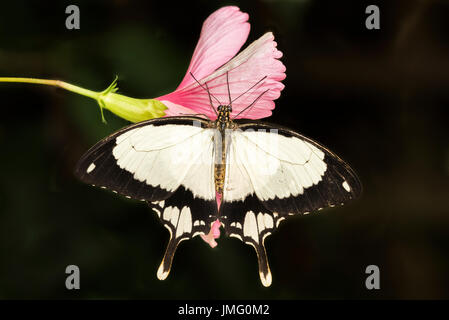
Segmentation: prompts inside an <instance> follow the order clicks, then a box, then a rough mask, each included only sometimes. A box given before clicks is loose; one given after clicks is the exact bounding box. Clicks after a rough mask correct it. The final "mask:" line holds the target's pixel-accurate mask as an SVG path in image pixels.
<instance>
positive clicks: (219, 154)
mask: <svg viewBox="0 0 449 320" xmlns="http://www.w3.org/2000/svg"><path fill="white" fill-rule="evenodd" d="M216 136H219V137H220V139H216V140H215V159H216V162H215V165H214V180H215V181H214V182H215V191H216V192H217V193H218V194H220V195H223V187H224V181H225V175H226V147H225V139H224V132H223V131H222V130H217V134H216Z"/></svg>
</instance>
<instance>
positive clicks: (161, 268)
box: [157, 261, 168, 280]
mask: <svg viewBox="0 0 449 320" xmlns="http://www.w3.org/2000/svg"><path fill="white" fill-rule="evenodd" d="M167 276H168V271H167V270H165V271H164V261H162V262H161V264H160V266H159V269H157V278H158V279H159V280H165V279H167Z"/></svg>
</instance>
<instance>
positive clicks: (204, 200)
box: [75, 84, 362, 286]
mask: <svg viewBox="0 0 449 320" xmlns="http://www.w3.org/2000/svg"><path fill="white" fill-rule="evenodd" d="M200 85H201V84H200ZM201 86H202V85H201ZM205 90H207V91H208V93H209V98H210V103H211V107H212V108H214V107H213V104H212V99H211V96H212V97H213V95H212V94H211V93H210V91H209V88H207V84H206V88H205ZM259 97H260V96H259ZM256 100H257V99H256ZM255 102H256V101H254V102H253V103H252V104H254V103H255ZM250 106H251V105H250ZM250 106H248V107H250ZM214 112H215V113H216V115H217V118H216V120H209V119H204V118H203V117H200V116H175V117H166V118H158V119H151V120H148V121H143V122H140V123H137V124H133V125H130V126H127V127H125V128H123V129H121V130H119V131H117V132H115V133H113V134H112V135H110V136H108V137H106V138H105V139H103V140H101V141H100V142H98V143H97V144H96V145H94V146H93V147H92V148H91V149H90V150H88V151H87V152H86V153H85V154H84V155H83V156H82V158H81V159H80V161H79V163H78V164H77V167H76V170H75V174H76V176H77V177H79V179H81V180H82V181H84V182H86V183H89V184H92V185H95V186H100V187H102V188H107V189H111V190H113V191H114V192H116V193H119V194H121V195H124V196H126V197H128V198H132V199H137V200H141V201H145V202H146V203H147V204H148V205H149V207H150V208H152V209H153V210H154V211H155V212H156V213H157V215H158V217H159V219H160V220H161V222H162V224H163V225H164V226H165V227H166V228H167V229H168V231H169V233H170V240H169V242H168V245H167V249H166V251H165V255H164V258H163V260H162V262H161V264H160V266H159V268H158V271H157V277H158V278H159V279H161V280H163V279H165V278H166V277H167V276H168V274H169V272H170V268H171V265H172V261H173V257H174V254H175V251H176V248H177V247H178V245H179V243H180V242H181V241H184V240H188V239H191V238H193V237H195V236H197V235H206V234H208V233H209V231H210V230H211V226H212V224H213V223H214V221H216V220H217V219H218V220H219V222H220V223H221V226H222V227H223V228H224V230H225V233H226V235H228V236H231V237H236V238H238V239H240V240H241V241H243V242H244V243H246V244H249V245H251V246H253V247H254V249H255V251H256V253H257V257H258V265H259V276H260V279H261V282H262V284H263V285H264V286H270V285H271V282H272V275H271V271H270V267H269V263H268V258H267V254H266V250H265V245H264V242H265V239H266V237H267V236H268V235H270V234H272V233H273V232H274V231H275V230H276V228H277V227H278V226H279V224H280V222H281V221H283V220H284V219H286V218H287V217H289V216H292V215H301V214H302V215H304V214H307V213H310V212H313V211H317V210H321V209H323V208H325V207H333V206H336V205H342V204H344V203H346V202H347V201H349V200H351V199H354V198H357V197H358V196H359V195H360V193H361V190H362V187H361V183H360V180H359V179H358V177H357V175H356V174H355V172H354V171H353V170H352V169H351V168H350V167H349V166H348V165H347V164H346V163H345V162H344V161H343V160H341V159H340V158H339V157H338V156H337V155H335V154H334V153H333V152H332V151H330V150H329V149H327V148H326V147H324V146H323V145H321V144H319V143H318V142H316V141H313V140H312V139H309V138H307V137H305V136H303V135H301V134H299V133H297V132H295V131H292V130H290V129H287V128H284V127H280V126H276V125H271V124H268V123H264V122H261V121H253V120H245V119H238V120H235V118H236V116H234V117H233V118H232V115H233V111H232V100H231V96H230V94H229V104H221V103H220V105H219V106H218V107H217V109H216V110H215V109H214ZM242 112H243V111H242ZM240 113H241V112H240ZM240 113H239V114H240Z"/></svg>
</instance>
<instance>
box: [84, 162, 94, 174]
mask: <svg viewBox="0 0 449 320" xmlns="http://www.w3.org/2000/svg"><path fill="white" fill-rule="evenodd" d="M94 169H95V163H93V162H92V163H91V164H90V165H89V167H88V168H87V170H86V172H87V173H91V172H92V171H93V170H94Z"/></svg>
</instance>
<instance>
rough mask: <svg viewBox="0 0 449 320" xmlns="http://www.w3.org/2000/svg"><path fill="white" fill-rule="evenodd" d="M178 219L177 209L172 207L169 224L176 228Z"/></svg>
mask: <svg viewBox="0 0 449 320" xmlns="http://www.w3.org/2000/svg"><path fill="white" fill-rule="evenodd" d="M178 218H179V209H178V208H176V207H172V210H171V216H170V223H171V224H172V225H173V226H174V227H175V228H176V226H177V225H178Z"/></svg>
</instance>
